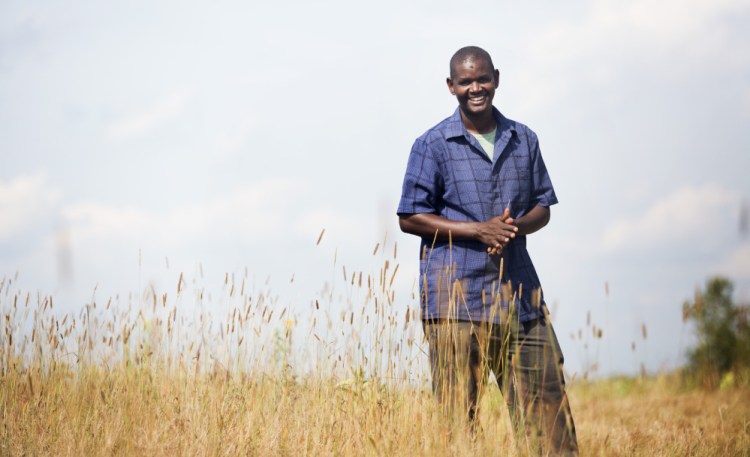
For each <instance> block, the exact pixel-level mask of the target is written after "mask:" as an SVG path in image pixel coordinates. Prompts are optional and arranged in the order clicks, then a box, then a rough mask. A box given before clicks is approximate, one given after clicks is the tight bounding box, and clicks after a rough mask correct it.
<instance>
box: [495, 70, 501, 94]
mask: <svg viewBox="0 0 750 457" xmlns="http://www.w3.org/2000/svg"><path fill="white" fill-rule="evenodd" d="M498 86H500V70H498V69H497V68H495V89H497V88H498Z"/></svg>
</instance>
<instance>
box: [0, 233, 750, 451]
mask: <svg viewBox="0 0 750 457" xmlns="http://www.w3.org/2000/svg"><path fill="white" fill-rule="evenodd" d="M321 236H322V233H321ZM385 245H386V243H385V241H384V242H383V245H382V246H383V247H385ZM374 252H375V254H377V253H378V248H377V247H376V248H375V249H374ZM380 252H381V254H380V255H383V256H385V255H386V254H383V253H384V252H385V249H380ZM388 255H389V254H388ZM395 256H396V249H395V246H394V249H393V258H392V259H390V260H391V261H395ZM334 263H335V262H334ZM342 270H343V271H342ZM336 271H337V272H342V273H343V277H344V285H343V287H341V286H339V291H337V289H336V288H335V287H334V286H333V285H329V284H326V285H325V286H324V287H323V288H322V290H321V291H320V293H319V294H318V296H317V297H316V298H314V299H312V300H311V301H310V303H309V304H308V306H307V307H306V309H304V310H300V308H299V306H297V305H293V304H284V303H280V300H279V299H278V297H275V296H274V295H273V294H272V293H271V291H270V290H267V289H264V288H263V286H261V287H258V285H254V284H251V283H250V281H248V280H247V276H244V277H237V280H236V281H235V276H234V275H230V274H227V275H226V278H225V281H224V284H223V289H222V295H221V296H220V297H218V298H217V299H216V301H215V302H210V298H208V297H204V292H203V288H202V287H201V286H200V285H199V284H197V283H196V281H195V279H192V280H191V278H187V277H184V275H182V274H180V278H179V279H178V280H177V281H176V283H177V287H176V289H177V290H176V293H173V294H168V293H167V292H157V291H155V290H153V288H147V289H146V290H144V291H143V293H142V294H140V295H139V296H132V297H130V298H129V299H127V300H121V299H119V298H117V297H114V298H113V299H107V300H106V302H104V303H103V304H102V303H98V304H97V303H96V302H95V301H92V302H91V303H89V304H87V305H85V306H84V307H82V308H81V309H77V310H75V311H74V312H63V311H62V310H60V306H59V305H57V304H53V301H52V298H51V297H45V296H37V297H32V296H31V294H28V293H25V292H22V291H18V290H15V289H14V288H13V281H12V280H11V279H9V278H3V279H2V280H0V312H2V317H1V319H2V323H1V324H0V338H1V339H0V422H1V425H0V427H1V428H0V455H2V456H5V455H11V456H21V455H55V456H81V455H85V456H97V455H153V456H159V455H170V456H172V455H191V456H192V455H211V456H214V455H216V456H219V455H258V456H270V455H281V456H283V455H289V456H295V457H301V456H327V455H331V456H346V455H352V456H360V455H372V456H375V455H377V456H380V455H384V456H385V455H387V456H391V455H395V456H417V455H425V456H431V457H432V456H464V455H465V456H469V455H498V454H503V455H525V454H526V452H525V451H526V450H525V449H522V448H521V449H519V448H516V447H515V444H514V443H515V441H514V439H513V436H512V434H511V432H510V427H509V419H508V413H507V410H506V408H505V405H504V403H503V400H502V397H501V395H500V393H499V391H498V389H497V388H496V387H493V388H490V389H489V391H488V393H487V394H486V395H485V397H484V398H483V400H482V404H481V408H480V416H479V420H480V423H481V427H482V432H481V433H480V434H479V435H478V436H477V437H476V438H475V439H472V437H471V436H470V435H469V434H468V433H467V431H466V430H465V428H464V424H462V423H458V424H455V423H451V422H450V421H449V420H448V419H447V418H446V417H444V416H443V414H441V413H440V412H439V410H438V407H437V405H436V403H435V401H434V399H433V397H432V395H431V394H430V393H429V389H428V382H429V378H428V376H427V367H426V357H425V356H424V352H425V351H426V347H425V346H426V345H425V343H424V341H422V330H421V325H420V323H419V320H418V316H417V314H416V310H415V308H416V306H414V305H413V304H412V305H409V306H404V305H403V304H399V305H398V306H397V305H395V298H394V291H393V289H392V287H393V284H394V277H395V276H396V272H397V271H398V265H397V264H396V265H395V266H394V267H391V265H390V264H389V260H385V261H384V263H383V265H382V267H380V268H379V271H376V272H374V273H372V274H367V273H365V272H361V271H358V272H349V273H347V272H346V269H345V268H341V270H338V268H337V270H336ZM341 289H343V292H340V290H341ZM412 303H413V298H412ZM216 310H221V312H217V311H216ZM599 337H601V335H600V334H599ZM569 395H570V401H571V405H572V410H573V414H574V418H575V420H576V426H577V431H578V438H579V444H580V447H581V454H582V455H597V456H599V455H600V456H617V455H628V456H630V455H643V456H652V455H668V456H682V455H702V456H703V455H707V456H722V457H726V456H733V455H750V390H748V389H747V388H730V389H724V390H719V391H714V392H704V391H697V390H689V391H685V390H682V388H681V387H680V382H679V380H676V379H670V378H666V377H662V378H657V379H647V378H640V379H614V380H605V381H598V382H588V381H578V382H575V383H573V384H572V385H570V386H569Z"/></svg>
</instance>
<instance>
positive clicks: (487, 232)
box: [477, 208, 518, 255]
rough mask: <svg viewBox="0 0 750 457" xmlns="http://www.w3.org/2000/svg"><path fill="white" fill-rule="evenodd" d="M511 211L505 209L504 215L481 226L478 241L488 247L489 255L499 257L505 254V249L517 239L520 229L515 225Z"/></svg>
mask: <svg viewBox="0 0 750 457" xmlns="http://www.w3.org/2000/svg"><path fill="white" fill-rule="evenodd" d="M513 222H515V221H514V220H513V218H512V217H510V210H509V209H508V208H505V211H504V212H503V214H502V215H500V216H496V217H493V218H492V219H490V220H488V221H485V222H483V223H481V224H480V225H479V231H478V232H479V233H478V237H477V238H478V239H479V241H481V242H482V243H484V244H486V245H487V254H489V255H497V254H500V253H501V252H503V248H504V247H505V246H506V245H507V244H508V243H509V242H510V240H512V239H513V238H515V237H516V233H517V232H518V227H516V226H515V225H513Z"/></svg>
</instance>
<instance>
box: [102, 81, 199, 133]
mask: <svg viewBox="0 0 750 457" xmlns="http://www.w3.org/2000/svg"><path fill="white" fill-rule="evenodd" d="M190 98H191V94H190V92H189V91H187V90H185V89H179V90H176V91H174V92H172V93H171V94H169V95H167V96H166V97H165V98H163V99H161V100H159V101H158V102H156V103H155V104H154V105H153V106H151V107H149V108H147V109H145V110H143V111H141V112H139V113H136V114H134V115H131V116H129V117H126V118H124V119H121V120H119V121H117V122H115V123H113V124H111V125H110V126H109V127H108V129H107V130H108V133H109V135H110V136H111V137H113V138H116V139H123V138H130V137H134V136H138V135H142V134H143V133H145V132H147V131H149V130H151V129H152V128H154V127H156V126H158V125H159V124H162V123H164V122H166V121H168V120H170V119H172V118H174V117H175V116H177V115H178V114H180V113H181V112H183V110H184V109H185V106H186V105H187V103H188V102H189V101H190Z"/></svg>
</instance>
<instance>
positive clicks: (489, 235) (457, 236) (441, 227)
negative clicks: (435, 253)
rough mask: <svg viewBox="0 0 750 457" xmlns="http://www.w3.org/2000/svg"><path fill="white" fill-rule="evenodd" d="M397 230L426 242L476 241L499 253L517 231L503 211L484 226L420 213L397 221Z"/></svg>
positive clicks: (485, 222) (480, 223)
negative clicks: (434, 239) (435, 238)
mask: <svg viewBox="0 0 750 457" xmlns="http://www.w3.org/2000/svg"><path fill="white" fill-rule="evenodd" d="M399 226H400V227H401V230H402V231H404V232H406V233H411V234H413V235H418V236H421V237H422V238H426V239H428V240H429V239H433V238H434V237H435V236H437V239H438V240H441V241H446V240H448V239H449V238H450V239H453V240H476V241H479V242H481V243H483V244H484V245H485V246H489V247H492V248H498V249H502V247H503V246H505V244H506V243H508V242H509V241H510V240H511V239H512V238H515V237H516V232H518V228H517V227H516V226H515V225H513V224H512V219H510V216H509V214H508V211H507V210H506V211H505V213H503V214H502V215H500V216H496V217H493V218H492V219H490V220H487V221H484V222H463V221H453V220H450V219H446V218H444V217H441V216H438V215H436V214H429V213H422V214H410V215H405V216H401V217H399Z"/></svg>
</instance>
